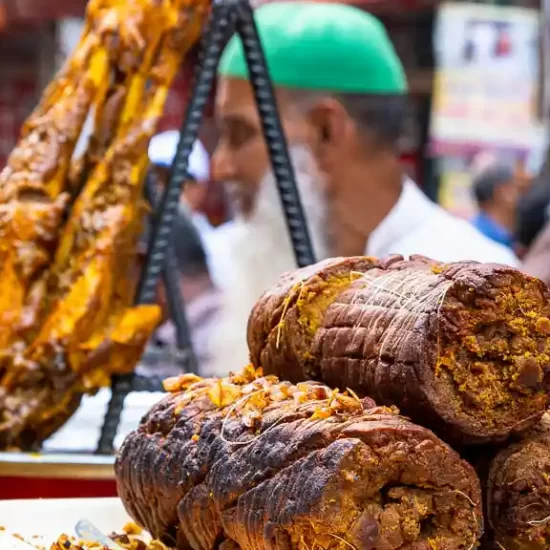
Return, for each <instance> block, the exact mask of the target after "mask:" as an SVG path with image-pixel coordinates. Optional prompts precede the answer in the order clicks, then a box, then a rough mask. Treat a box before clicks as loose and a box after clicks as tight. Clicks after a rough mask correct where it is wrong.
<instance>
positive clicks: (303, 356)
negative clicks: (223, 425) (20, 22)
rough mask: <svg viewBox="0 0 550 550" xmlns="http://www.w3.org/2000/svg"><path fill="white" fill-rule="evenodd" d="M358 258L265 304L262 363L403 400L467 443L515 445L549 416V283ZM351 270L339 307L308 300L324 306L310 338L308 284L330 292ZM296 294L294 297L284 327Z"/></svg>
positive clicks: (260, 318)
mask: <svg viewBox="0 0 550 550" xmlns="http://www.w3.org/2000/svg"><path fill="white" fill-rule="evenodd" d="M353 262H354V265H353V267H350V266H349V264H345V263H344V262H341V263H340V264H336V265H335V264H334V263H333V264H328V266H326V264H325V265H319V266H318V267H319V268H318V270H315V269H314V268H313V267H312V268H309V272H308V278H307V279H306V280H305V282H303V280H304V277H303V275H301V274H300V272H297V275H296V277H295V279H294V281H295V284H294V286H292V285H290V283H289V280H291V278H289V276H287V277H286V279H285V284H282V285H280V286H279V287H276V288H275V289H274V291H273V292H271V293H268V294H266V295H265V296H264V297H263V298H262V299H261V300H260V302H259V303H258V305H257V306H256V308H255V309H254V311H253V314H252V316H251V318H250V323H249V330H248V334H249V345H250V348H251V350H252V354H251V358H252V360H253V362H254V363H255V364H256V365H258V366H262V367H263V368H264V370H265V371H266V372H267V373H268V374H275V375H281V376H284V377H288V378H290V379H291V380H293V381H297V380H305V379H309V378H314V379H318V380H322V381H323V382H324V383H326V384H328V385H333V386H336V387H341V388H346V387H349V388H352V389H353V390H355V391H356V392H358V393H359V394H360V395H369V396H371V397H373V398H374V399H375V400H376V401H377V402H379V403H382V404H395V405H397V406H398V407H399V408H400V410H401V411H402V412H403V413H404V414H406V415H408V416H410V417H412V418H413V420H415V421H417V422H419V423H422V424H426V425H428V426H429V427H431V428H433V429H435V430H436V431H437V432H438V433H441V435H442V436H443V437H445V438H447V439H449V440H451V441H453V442H455V443H460V444H472V443H487V442H498V441H504V440H505V439H506V438H507V437H508V436H509V435H511V434H516V433H522V432H524V431H525V430H527V429H529V428H531V427H532V426H533V425H535V424H536V423H537V422H538V421H539V420H540V418H541V417H542V415H543V413H544V410H545V408H546V406H547V392H546V386H547V381H548V380H547V378H548V371H549V367H550V356H549V353H548V350H547V349H546V346H547V340H548V334H549V332H550V321H549V319H548V315H549V314H550V307H549V302H548V296H547V294H546V290H545V288H544V285H543V284H542V282H540V281H538V280H537V279H533V278H531V277H529V276H527V275H524V274H522V273H520V272H519V271H517V270H515V269H512V268H508V267H504V266H499V265H488V264H479V263H475V262H460V263H455V264H446V265H445V264H440V263H437V262H434V261H432V260H429V259H427V258H423V257H413V258H411V260H403V258H402V257H400V256H393V257H391V258H388V259H386V260H381V261H379V262H376V261H373V260H371V259H365V261H364V262H363V263H361V261H360V259H358V258H355V259H353ZM346 269H347V270H348V271H347V272H348V273H350V274H351V273H352V272H353V277H352V278H353V279H354V280H353V281H352V282H351V284H349V285H347V286H346V285H342V286H340V287H339V288H338V289H337V290H336V292H334V293H333V295H332V296H331V299H330V300H329V301H325V302H323V301H322V300H321V301H319V300H318V299H317V298H315V297H314V298H309V300H310V302H315V301H316V300H317V304H318V306H319V307H317V308H316V309H315V310H314V312H313V314H311V312H306V314H305V317H308V315H310V316H313V317H316V318H315V319H314V323H312V324H310V325H309V328H311V326H313V329H314V330H313V331H312V332H310V333H309V334H307V333H306V332H305V331H304V329H303V326H304V320H303V317H304V313H303V310H304V308H303V307H302V310H301V311H300V308H299V307H298V302H299V300H298V298H297V297H296V295H297V292H298V287H299V286H300V285H301V286H302V287H306V288H308V289H311V288H315V287H314V284H313V283H312V282H311V281H312V280H313V279H315V280H316V281H319V280H323V281H327V280H328V281H329V283H328V284H329V286H330V284H332V281H334V280H335V279H334V277H333V273H335V272H336V273H338V274H341V273H342V272H345V270H346ZM331 270H332V271H331ZM309 274H313V276H311V275H309ZM331 277H332V279H331ZM336 280H337V277H336ZM296 281H298V284H296ZM322 291H323V292H326V287H322ZM285 299H287V301H288V300H289V299H291V300H293V302H292V304H291V305H290V306H289V307H288V308H287V310H286V312H285V315H284V318H283V322H282V326H281V317H282V312H283V309H284V303H285ZM305 324H306V325H307V323H305ZM257 327H261V328H260V329H259V330H257ZM266 327H269V328H270V329H271V330H270V332H269V333H268V331H267V330H266ZM266 334H268V336H267V337H266ZM304 335H305V336H304Z"/></svg>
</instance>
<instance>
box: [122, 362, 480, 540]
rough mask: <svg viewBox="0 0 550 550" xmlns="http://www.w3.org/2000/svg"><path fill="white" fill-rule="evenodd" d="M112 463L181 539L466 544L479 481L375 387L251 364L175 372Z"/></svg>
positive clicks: (474, 534)
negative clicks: (221, 370) (228, 371)
mask: <svg viewBox="0 0 550 550" xmlns="http://www.w3.org/2000/svg"><path fill="white" fill-rule="evenodd" d="M166 387H167V389H169V390H171V392H172V393H171V394H170V395H168V396H167V397H166V398H165V399H163V400H162V401H161V402H160V403H159V404H157V405H156V406H154V407H153V409H152V410H151V411H150V412H149V413H148V414H147V415H146V417H145V418H144V419H143V421H142V423H141V425H140V426H139V428H138V429H137V430H136V431H135V432H133V433H131V434H130V435H128V437H127V438H126V440H125V442H124V444H123V446H122V448H121V450H120V453H119V455H118V457H117V461H116V467H115V468H116V475H117V483H118V491H119V495H120V497H121V499H122V502H123V504H124V506H125V507H126V510H127V511H128V513H129V514H130V515H131V516H132V517H133V518H134V520H135V521H136V522H137V523H138V524H140V525H141V526H143V527H144V528H146V529H147V530H149V531H150V532H151V534H152V535H153V536H154V537H156V538H159V539H161V540H162V541H163V542H165V543H167V544H168V545H173V546H175V547H176V548H177V549H178V550H184V549H188V548H192V549H194V550H210V549H211V550H213V549H215V548H224V549H230V548H232V549H235V550H236V549H241V550H251V549H258V548H264V549H272V550H275V549H281V550H282V549H288V550H290V549H301V550H307V549H311V548H323V549H326V550H328V549H334V550H336V549H339V550H345V549H347V548H355V549H357V550H359V549H372V550H374V549H382V548H384V549H392V550H397V549H407V550H455V549H456V550H458V549H463V550H469V549H470V548H474V547H475V545H476V541H477V540H478V538H479V537H480V536H481V532H482V514H481V505H480V499H481V495H480V489H479V481H478V479H477V477H476V475H475V473H474V471H473V469H472V468H471V466H470V465H469V464H467V463H466V462H464V461H463V460H461V459H460V457H459V456H458V455H457V454H456V453H455V452H454V451H453V450H452V449H451V448H449V447H448V446H447V445H446V444H445V443H443V442H441V441H440V440H439V439H438V438H437V437H436V436H435V435H434V434H433V433H432V432H430V431H428V430H426V429H425V428H422V427H420V426H416V425H414V424H411V423H410V422H409V421H407V420H406V419H404V418H402V417H400V416H398V414H397V412H396V411H395V409H392V408H384V407H376V405H375V404H374V402H373V401H372V400H370V399H368V398H365V399H362V400H361V399H359V398H358V397H357V396H356V395H354V394H353V392H339V391H338V390H331V389H329V388H328V387H326V386H324V385H321V384H319V383H316V382H305V383H299V384H297V385H292V384H290V383H289V382H280V381H279V380H278V379H277V378H276V377H273V376H266V377H263V376H262V375H261V372H255V371H254V370H253V369H252V368H251V367H249V368H247V369H246V370H245V371H244V372H243V373H241V374H238V375H231V376H230V377H229V378H224V379H200V378H198V377H196V376H193V375H184V376H182V377H180V378H176V379H169V380H168V381H167V382H166Z"/></svg>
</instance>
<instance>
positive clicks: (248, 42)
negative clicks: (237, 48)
mask: <svg viewBox="0 0 550 550" xmlns="http://www.w3.org/2000/svg"><path fill="white" fill-rule="evenodd" d="M234 5H235V8H236V10H237V32H238V34H239V36H240V38H241V41H242V43H243V49H244V53H245V56H246V61H247V65H248V70H249V74H250V82H251V83H252V87H253V88H254V95H255V96H256V103H257V105H258V111H259V113H260V118H261V120H262V126H263V131H264V135H265V140H266V142H267V147H268V149H269V156H270V157H271V165H272V167H273V173H274V175H275V179H276V181H277V187H278V189H279V197H280V199H281V203H282V206H283V211H284V213H285V219H286V223H287V227H288V232H289V234H290V240H291V242H292V248H293V250H294V255H295V257H296V263H297V264H298V267H305V266H308V265H311V264H313V263H315V254H314V251H313V246H312V244H311V239H310V236H309V232H308V229H307V224H306V218H305V215H304V210H303V208H302V203H301V201H300V195H299V192H298V186H297V184H296V179H295V177H294V170H293V168H292V164H291V162H290V157H289V154H288V147H287V143H286V138H285V134H284V132H283V127H282V124H281V121H280V118H279V112H278V110H277V103H276V101H275V93H274V91H273V86H272V84H271V79H270V78H269V72H268V69H267V63H266V60H265V56H264V52H263V49H262V45H261V42H260V38H259V35H258V29H257V28H256V22H255V21H254V16H253V10H252V7H251V6H250V4H249V3H248V0H236V1H235V2H234Z"/></svg>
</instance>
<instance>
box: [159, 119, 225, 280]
mask: <svg viewBox="0 0 550 550" xmlns="http://www.w3.org/2000/svg"><path fill="white" fill-rule="evenodd" d="M179 137H180V133H179V131H177V130H169V131H167V132H162V133H160V134H157V135H156V136H155V137H154V138H153V139H152V140H151V143H150V145H149V160H150V162H151V164H152V172H153V176H154V178H155V180H156V181H157V183H158V185H157V187H159V191H160V190H161V189H162V187H163V186H164V185H165V183H166V182H167V181H168V177H169V174H170V169H171V167H172V162H173V161H174V157H175V156H176V150H177V147H178V143H179ZM187 172H188V174H189V177H188V178H187V179H186V181H185V182H184V183H185V184H184V186H183V192H182V195H181V201H180V212H182V213H184V214H185V215H186V216H187V217H189V218H190V219H191V221H192V222H193V225H194V226H195V228H196V229H197V231H198V232H199V235H200V239H201V242H202V245H203V246H204V248H205V250H206V256H207V261H208V269H209V272H210V274H211V276H212V279H213V280H214V282H215V283H216V285H217V286H220V285H223V281H224V275H223V271H222V272H220V270H219V269H218V265H220V264H222V265H223V262H221V261H220V258H222V257H223V256H224V255H225V254H226V251H225V248H226V246H225V245H224V244H223V243H220V239H219V237H218V235H219V234H221V233H223V231H224V230H225V227H224V228H223V229H221V230H218V231H216V232H215V231H214V227H213V226H212V225H211V223H210V221H209V220H208V217H207V216H206V214H205V213H204V212H203V211H202V210H201V208H202V205H203V203H204V201H205V198H206V194H207V191H208V182H209V180H210V157H209V155H208V152H207V151H206V148H205V147H204V145H203V144H202V142H201V141H199V140H196V141H195V143H194V144H193V149H192V151H191V154H190V155H189V160H188V167H187ZM214 259H216V260H217V261H214Z"/></svg>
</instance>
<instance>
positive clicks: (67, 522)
mask: <svg viewBox="0 0 550 550" xmlns="http://www.w3.org/2000/svg"><path fill="white" fill-rule="evenodd" d="M83 518H86V519H88V520H90V521H91V522H92V523H93V524H94V525H96V527H98V528H99V530H100V531H102V532H103V533H105V534H106V535H109V534H110V533H112V532H117V533H121V532H122V528H123V527H124V525H125V524H126V523H128V522H129V521H131V520H130V518H129V516H128V514H127V513H126V512H125V510H124V508H123V506H122V503H121V501H120V499H118V498H75V499H37V500H3V501H0V526H1V527H4V528H5V531H0V548H1V549H2V550H11V548H12V546H10V544H11V543H10V542H9V540H10V539H11V538H12V537H11V534H13V533H17V534H19V535H21V536H22V537H23V538H24V539H26V540H28V542H30V543H31V544H43V545H44V546H46V548H49V547H50V546H49V545H50V544H52V543H53V542H54V541H55V540H57V538H58V537H59V535H61V534H63V533H65V534H67V535H71V536H76V533H75V530H74V527H75V525H76V523H77V522H78V521H79V520H80V519H83ZM13 548H14V549H15V548H16V547H15V546H13ZM29 550H30V549H29Z"/></svg>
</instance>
